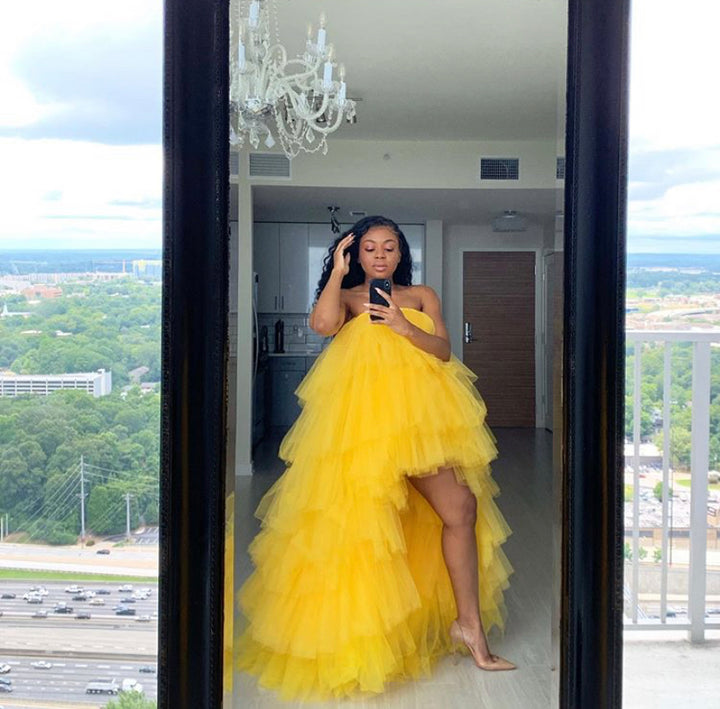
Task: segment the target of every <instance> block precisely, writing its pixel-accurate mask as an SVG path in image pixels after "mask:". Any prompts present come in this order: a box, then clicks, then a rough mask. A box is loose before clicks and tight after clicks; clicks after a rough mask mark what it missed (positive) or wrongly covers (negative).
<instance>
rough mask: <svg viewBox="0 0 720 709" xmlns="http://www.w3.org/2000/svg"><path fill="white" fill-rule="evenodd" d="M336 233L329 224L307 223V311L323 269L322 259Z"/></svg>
mask: <svg viewBox="0 0 720 709" xmlns="http://www.w3.org/2000/svg"><path fill="white" fill-rule="evenodd" d="M336 238H337V234H333V233H332V230H331V229H330V225H329V224H309V225H308V295H307V298H308V306H307V312H310V310H311V309H312V305H313V302H314V301H315V290H316V289H317V287H318V282H319V281H320V276H321V274H322V269H323V261H324V260H325V257H326V256H327V253H328V249H329V248H330V244H332V243H333V241H335V239H336Z"/></svg>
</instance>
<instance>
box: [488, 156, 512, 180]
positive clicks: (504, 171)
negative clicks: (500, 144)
mask: <svg viewBox="0 0 720 709" xmlns="http://www.w3.org/2000/svg"><path fill="white" fill-rule="evenodd" d="M480 179H481V180H519V179H520V158H480Z"/></svg>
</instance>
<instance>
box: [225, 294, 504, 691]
mask: <svg viewBox="0 0 720 709" xmlns="http://www.w3.org/2000/svg"><path fill="white" fill-rule="evenodd" d="M403 311H404V314H405V316H406V317H407V318H408V319H409V320H411V321H412V322H414V323H415V324H416V325H418V326H419V327H421V328H423V329H425V330H426V331H428V332H433V327H434V326H433V322H432V319H431V318H430V317H429V316H428V315H427V314H425V313H422V312H420V311H417V310H414V309H409V308H404V309H403ZM475 379H476V377H475V375H474V374H473V372H472V371H471V370H469V369H468V368H467V367H465V366H464V365H463V364H462V362H460V360H458V359H457V358H455V357H452V358H451V360H450V361H449V362H442V361H441V360H439V359H438V358H436V357H434V356H433V355H430V354H428V353H426V352H424V351H422V350H420V349H419V348H418V347H416V346H415V345H413V344H412V343H411V342H410V341H409V340H407V339H406V338H404V337H402V336H400V335H398V334H396V333H395V332H393V331H392V330H390V328H388V327H387V326H386V325H382V324H372V323H371V322H370V319H369V316H368V315H366V314H364V315H360V316H358V317H356V318H354V319H353V320H351V321H350V322H349V323H348V324H346V325H345V326H344V327H343V328H342V330H341V331H340V332H339V333H338V334H337V335H336V336H335V338H334V340H333V342H332V343H331V345H330V346H329V347H328V348H327V349H326V350H325V352H323V354H322V355H321V356H320V357H318V359H317V360H316V362H315V364H314V366H313V367H312V369H311V370H310V371H309V372H308V374H307V376H306V377H305V379H304V380H303V382H302V383H301V384H300V386H299V387H298V389H297V391H296V394H297V396H298V398H299V400H300V403H301V405H302V412H301V414H300V416H299V417H298V419H297V420H296V422H295V424H294V425H293V427H292V428H291V429H290V431H289V432H288V433H287V435H286V437H285V438H284V440H283V442H282V444H281V447H280V451H279V454H280V457H281V458H282V459H284V460H285V461H286V463H287V464H288V468H287V469H286V471H285V473H284V474H283V475H282V476H281V477H280V478H279V480H278V481H277V482H276V483H275V484H274V485H273V487H272V488H271V489H270V490H269V491H268V492H267V494H266V495H265V497H264V498H263V499H262V501H261V503H260V505H259V507H258V509H257V512H256V514H257V516H258V517H259V518H260V519H261V520H262V529H261V531H260V533H259V534H258V535H257V537H256V538H255V539H254V540H253V542H252V544H251V546H250V549H249V551H250V554H251V557H252V560H253V562H254V564H255V571H254V572H253V574H252V575H251V576H250V578H249V579H248V580H247V581H246V583H245V584H244V585H243V587H242V588H241V589H240V592H239V599H238V600H239V603H240V606H241V609H242V611H243V615H244V618H245V626H244V627H243V628H242V629H241V630H242V632H241V635H240V637H239V638H238V640H237V642H236V666H237V668H238V669H241V670H244V671H247V672H250V673H252V674H254V675H256V676H257V678H258V681H259V683H260V685H262V686H264V687H267V688H272V689H275V690H277V691H278V693H279V694H280V696H281V697H282V698H284V699H328V698H338V697H343V696H348V695H351V694H356V693H362V692H373V693H378V692H382V691H383V689H384V688H385V686H386V684H387V683H388V682H389V681H392V680H396V679H408V678H417V677H419V676H421V675H423V674H429V672H430V670H431V668H432V665H433V663H434V661H435V660H436V659H437V658H438V657H440V656H441V655H443V654H445V653H447V652H448V650H449V649H450V641H449V636H448V626H449V625H450V623H451V622H452V620H453V619H454V618H455V616H456V608H455V601H454V598H453V593H452V588H451V585H450V579H449V577H448V573H447V570H446V567H445V565H444V561H443V557H442V549H441V530H442V523H441V521H440V519H439V517H438V516H437V514H436V513H435V512H434V511H433V510H432V508H431V507H430V505H429V504H428V503H427V502H426V501H425V499H424V498H423V497H422V496H421V495H420V494H419V493H418V492H417V490H415V488H414V487H413V486H412V485H411V484H409V483H408V481H407V477H408V476H419V475H428V474H433V473H436V472H437V469H438V467H441V466H450V467H452V468H453V469H454V471H455V475H456V477H457V479H458V481H460V482H461V483H463V484H466V485H468V486H469V487H470V489H471V490H472V492H473V493H474V495H475V496H476V498H477V503H478V504H477V511H478V515H477V524H476V530H475V531H476V538H477V543H478V561H479V585H480V609H481V614H482V619H483V624H484V626H485V629H486V631H488V630H490V628H492V627H493V626H497V627H499V628H500V629H502V628H503V627H504V621H505V607H504V604H503V590H504V589H505V588H507V586H508V576H509V575H510V573H511V571H512V570H511V567H510V564H509V563H508V561H507V559H506V557H505V555H504V554H503V552H502V550H501V549H500V545H501V544H502V543H503V542H504V541H505V539H506V537H507V536H508V534H509V532H510V530H509V528H508V526H507V524H506V522H505V520H504V519H503V517H502V515H501V514H500V512H499V510H498V509H497V507H496V505H495V503H494V501H493V497H494V496H496V495H497V494H498V488H497V486H496V484H495V483H494V481H493V480H492V478H491V476H490V469H489V463H490V461H491V460H492V459H493V458H494V457H495V456H496V453H497V451H496V447H495V439H494V437H493V435H492V433H491V432H490V430H489V429H488V428H487V426H486V424H485V405H484V403H483V401H482V399H481V398H480V396H479V394H478V393H477V390H476V389H475V387H474V385H473V381H474V380H475Z"/></svg>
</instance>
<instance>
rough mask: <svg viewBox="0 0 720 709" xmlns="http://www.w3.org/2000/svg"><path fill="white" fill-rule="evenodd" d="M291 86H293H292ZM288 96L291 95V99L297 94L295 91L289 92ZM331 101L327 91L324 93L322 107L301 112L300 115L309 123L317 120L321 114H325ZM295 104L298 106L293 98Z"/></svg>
mask: <svg viewBox="0 0 720 709" xmlns="http://www.w3.org/2000/svg"><path fill="white" fill-rule="evenodd" d="M290 88H293V87H292V86H291V87H290ZM288 96H290V97H291V99H294V96H295V93H294V91H291V92H288ZM329 103H330V96H329V95H328V93H327V92H325V93H323V100H322V103H321V104H320V107H319V108H318V109H317V111H314V112H309V113H305V114H300V115H301V117H302V118H303V119H304V120H305V121H307V122H308V123H309V122H311V121H316V120H317V119H318V118H320V116H322V115H323V113H325V111H327V108H328V105H329ZM295 106H296V103H295V101H294V100H293V107H295Z"/></svg>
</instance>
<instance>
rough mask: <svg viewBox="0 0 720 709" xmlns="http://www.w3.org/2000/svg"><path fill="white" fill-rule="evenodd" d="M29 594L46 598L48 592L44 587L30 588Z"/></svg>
mask: <svg viewBox="0 0 720 709" xmlns="http://www.w3.org/2000/svg"><path fill="white" fill-rule="evenodd" d="M30 592H31V593H39V594H40V595H41V596H47V595H48V593H49V591H48V590H47V589H46V588H45V586H30Z"/></svg>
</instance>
